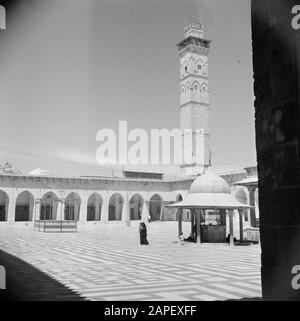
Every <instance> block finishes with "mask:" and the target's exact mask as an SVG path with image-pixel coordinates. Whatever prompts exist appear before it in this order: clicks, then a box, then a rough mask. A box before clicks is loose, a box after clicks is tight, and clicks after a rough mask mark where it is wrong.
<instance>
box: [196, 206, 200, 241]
mask: <svg viewBox="0 0 300 321" xmlns="http://www.w3.org/2000/svg"><path fill="white" fill-rule="evenodd" d="M195 216H196V224H197V243H201V212H200V211H199V212H198V213H196V215H195Z"/></svg>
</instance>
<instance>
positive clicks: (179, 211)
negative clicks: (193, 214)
mask: <svg viewBox="0 0 300 321" xmlns="http://www.w3.org/2000/svg"><path fill="white" fill-rule="evenodd" d="M181 233H182V209H181V208H179V209H178V236H180V234H181Z"/></svg>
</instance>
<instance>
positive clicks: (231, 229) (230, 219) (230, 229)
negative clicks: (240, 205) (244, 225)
mask: <svg viewBox="0 0 300 321" xmlns="http://www.w3.org/2000/svg"><path fill="white" fill-rule="evenodd" d="M229 235H230V246H233V245H234V236H233V210H229Z"/></svg>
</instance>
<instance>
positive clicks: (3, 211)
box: [0, 190, 9, 222]
mask: <svg viewBox="0 0 300 321" xmlns="http://www.w3.org/2000/svg"><path fill="white" fill-rule="evenodd" d="M8 201H9V198H8V195H7V193H5V192H3V191H1V190H0V221H2V222H3V221H7V210H8Z"/></svg>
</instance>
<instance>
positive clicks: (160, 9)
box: [0, 0, 256, 176]
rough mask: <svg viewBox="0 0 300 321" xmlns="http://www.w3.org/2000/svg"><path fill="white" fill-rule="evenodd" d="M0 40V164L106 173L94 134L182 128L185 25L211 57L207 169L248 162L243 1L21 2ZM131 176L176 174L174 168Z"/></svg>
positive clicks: (248, 63) (250, 106)
mask: <svg viewBox="0 0 300 321" xmlns="http://www.w3.org/2000/svg"><path fill="white" fill-rule="evenodd" d="M14 3H15V5H13V6H9V7H7V29H6V30H0V119H1V126H0V164H1V163H4V162H6V161H9V162H11V163H13V164H15V165H16V166H17V167H18V168H19V169H20V170H21V171H22V172H24V173H26V172H28V171H30V170H32V169H34V168H37V167H42V168H44V169H46V170H49V171H50V172H51V173H53V174H57V175H74V176H79V175H107V174H111V173H112V170H114V173H115V172H118V170H120V167H117V168H115V169H112V168H111V167H110V166H107V167H101V166H99V165H97V162H96V150H97V148H98V146H99V143H98V142H96V134H97V132H98V131H99V130H100V129H103V128H111V129H114V130H116V132H117V133H118V130H117V129H118V124H119V121H120V120H127V121H128V127H129V130H130V129H133V128H143V129H145V130H146V131H148V132H149V131H150V129H152V128H167V129H173V128H179V127H180V124H179V57H178V55H177V47H176V44H177V43H178V42H179V41H181V40H182V39H183V38H184V31H183V28H184V25H185V24H186V23H187V22H188V21H189V20H190V18H191V17H198V18H199V19H201V22H202V23H203V24H204V28H205V38H206V39H209V40H211V41H212V42H211V49H210V53H209V90H210V107H211V114H210V135H211V149H212V163H213V165H214V166H216V167H218V168H224V170H225V168H226V169H228V170H229V168H230V170H231V169H241V168H243V167H245V166H251V165H255V164H256V151H255V131H254V96H253V72H252V48H251V20H250V18H251V12H250V1H249V0H185V1H182V0H101V1H99V0H51V1H49V0H23V1H15V2H14ZM125 168H126V169H135V170H147V169H148V170H153V171H154V170H155V171H157V170H163V171H166V172H170V173H171V172H172V173H173V172H176V168H174V166H169V167H164V168H163V169H161V168H159V169H157V168H153V167H149V168H145V167H132V166H125Z"/></svg>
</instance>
